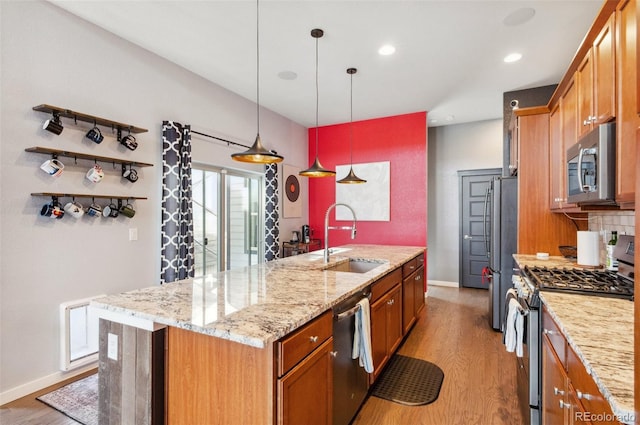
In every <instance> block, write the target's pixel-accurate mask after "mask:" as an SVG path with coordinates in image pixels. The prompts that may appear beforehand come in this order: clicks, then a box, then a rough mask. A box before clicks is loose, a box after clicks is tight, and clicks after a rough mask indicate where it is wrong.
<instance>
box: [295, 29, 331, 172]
mask: <svg viewBox="0 0 640 425" xmlns="http://www.w3.org/2000/svg"><path fill="white" fill-rule="evenodd" d="M323 35H324V31H322V30H321V29H318V28H316V29H312V30H311V37H313V38H315V39H316V159H315V161H314V162H313V165H312V166H311V167H310V168H307V169H306V170H303V171H300V172H299V173H298V174H299V175H301V176H304V177H331V176H335V175H336V172H335V171H331V170H327V169H326V168H324V167H323V166H322V164H320V159H319V158H318V104H319V100H318V98H319V94H318V39H319V38H320V37H322V36H323Z"/></svg>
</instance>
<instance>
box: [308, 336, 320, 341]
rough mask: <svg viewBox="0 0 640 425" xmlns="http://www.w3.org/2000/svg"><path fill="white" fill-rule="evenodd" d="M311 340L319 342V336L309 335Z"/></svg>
mask: <svg viewBox="0 0 640 425" xmlns="http://www.w3.org/2000/svg"><path fill="white" fill-rule="evenodd" d="M309 341H311V342H318V337H317V336H312V337H309Z"/></svg>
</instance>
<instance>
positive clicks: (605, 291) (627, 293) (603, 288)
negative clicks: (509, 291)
mask: <svg viewBox="0 0 640 425" xmlns="http://www.w3.org/2000/svg"><path fill="white" fill-rule="evenodd" d="M524 273H525V274H526V275H527V276H528V277H529V279H530V280H531V281H532V282H533V283H534V285H535V286H536V287H537V288H538V289H539V290H541V291H565V292H572V293H576V294H583V295H596V296H604V297H615V298H624V299H629V300H632V299H633V282H632V281H629V280H626V279H623V278H621V277H619V276H617V275H616V274H615V273H611V272H606V271H601V270H581V269H560V268H547V267H528V266H527V267H525V268H524Z"/></svg>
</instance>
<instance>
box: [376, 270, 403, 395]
mask: <svg viewBox="0 0 640 425" xmlns="http://www.w3.org/2000/svg"><path fill="white" fill-rule="evenodd" d="M400 276H401V275H400ZM400 342H402V285H401V282H400V280H398V281H397V282H396V285H395V286H393V287H392V288H391V289H390V290H389V291H388V292H386V293H385V294H384V295H383V296H381V297H380V298H379V299H377V300H376V301H374V302H373V303H372V304H371V350H372V358H373V366H374V371H373V373H372V374H371V383H373V382H375V380H376V379H377V378H378V376H379V375H380V372H382V369H383V368H384V366H385V365H386V364H387V362H388V361H389V359H390V358H391V356H392V355H393V353H394V352H395V351H396V349H397V348H398V346H399V345H400Z"/></svg>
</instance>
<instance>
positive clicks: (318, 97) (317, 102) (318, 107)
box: [316, 38, 320, 158]
mask: <svg viewBox="0 0 640 425" xmlns="http://www.w3.org/2000/svg"><path fill="white" fill-rule="evenodd" d="M319 109H320V89H319V88H318V38H316V158H317V157H318V110H319Z"/></svg>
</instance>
